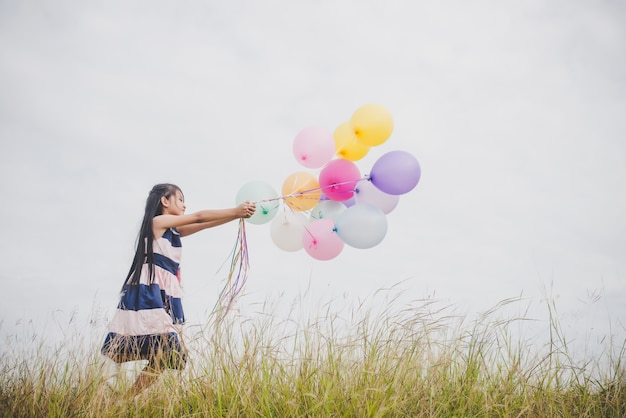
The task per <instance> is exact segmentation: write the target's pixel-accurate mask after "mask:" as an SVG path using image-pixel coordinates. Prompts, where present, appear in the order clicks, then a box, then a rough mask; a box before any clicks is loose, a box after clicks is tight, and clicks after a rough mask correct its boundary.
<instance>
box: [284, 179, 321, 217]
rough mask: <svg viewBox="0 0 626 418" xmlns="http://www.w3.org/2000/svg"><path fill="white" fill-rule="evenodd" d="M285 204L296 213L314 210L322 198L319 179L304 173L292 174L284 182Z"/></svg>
mask: <svg viewBox="0 0 626 418" xmlns="http://www.w3.org/2000/svg"><path fill="white" fill-rule="evenodd" d="M282 191H283V196H286V197H285V203H286V204H287V206H289V207H290V208H291V209H293V210H295V211H303V210H308V209H312V208H313V207H315V205H317V203H318V202H319V200H320V197H321V196H322V191H321V190H320V183H319V181H318V180H317V178H316V177H315V176H314V175H313V174H311V173H307V172H304V171H298V172H296V173H293V174H291V175H290V176H289V177H287V178H286V179H285V181H284V182H283V189H282Z"/></svg>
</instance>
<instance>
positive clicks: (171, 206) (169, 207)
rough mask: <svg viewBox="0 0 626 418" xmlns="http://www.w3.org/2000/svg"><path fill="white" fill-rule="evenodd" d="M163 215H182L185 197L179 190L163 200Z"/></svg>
mask: <svg viewBox="0 0 626 418" xmlns="http://www.w3.org/2000/svg"><path fill="white" fill-rule="evenodd" d="M163 200H164V201H163V202H162V203H163V213H167V214H169V215H184V214H185V209H187V206H185V196H183V193H182V192H181V191H180V190H176V193H173V194H172V195H170V197H169V198H167V199H166V198H165V197H164V198H163Z"/></svg>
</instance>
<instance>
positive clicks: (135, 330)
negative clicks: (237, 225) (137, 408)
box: [102, 184, 256, 395]
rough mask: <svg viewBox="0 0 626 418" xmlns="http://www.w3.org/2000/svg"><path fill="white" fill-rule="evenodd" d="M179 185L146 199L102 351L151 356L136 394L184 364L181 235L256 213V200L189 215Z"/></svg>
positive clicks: (119, 356) (162, 187) (129, 357)
mask: <svg viewBox="0 0 626 418" xmlns="http://www.w3.org/2000/svg"><path fill="white" fill-rule="evenodd" d="M185 208H186V206H185V198H184V196H183V192H182V191H181V190H180V188H179V187H178V186H175V185H173V184H157V185H156V186H154V187H153V188H152V190H151V191H150V194H149V195H148V199H147V200H146V209H145V213H144V217H143V221H142V223H141V229H140V231H139V236H138V239H137V249H136V251H135V257H134V259H133V263H132V265H131V266H130V270H129V271H128V275H127V276H126V280H125V281H124V285H123V287H122V295H121V298H120V302H119V304H118V306H117V310H116V311H115V314H114V316H113V318H112V320H111V322H110V324H109V333H108V334H107V336H106V339H105V341H104V345H103V346H102V354H104V355H106V356H108V357H110V358H111V359H113V360H114V361H115V362H116V363H122V362H126V361H134V360H148V364H147V365H146V367H145V368H144V369H143V371H142V372H141V373H140V374H139V376H138V377H137V380H136V381H135V384H134V385H133V387H132V388H131V390H130V391H131V393H132V394H133V395H134V394H137V393H139V392H141V391H142V390H143V389H144V388H146V387H148V386H149V385H150V384H152V383H153V382H154V381H155V380H156V379H158V377H159V376H160V374H161V372H162V371H163V370H164V369H165V368H171V369H179V370H180V369H183V368H184V367H185V363H186V361H187V353H186V352H185V349H184V347H183V346H182V345H181V339H180V337H179V332H178V330H177V327H176V326H177V325H180V324H183V323H184V321H185V317H184V314H183V307H182V304H181V297H182V291H181V286H180V267H179V266H180V260H181V255H182V254H181V240H180V238H181V237H184V236H187V235H191V234H194V233H196V232H198V231H201V230H203V229H206V228H211V227H214V226H217V225H221V224H224V223H226V222H230V221H232V220H235V219H239V218H249V217H250V216H252V215H253V214H254V211H255V209H256V207H255V205H254V204H253V203H250V202H245V203H242V204H241V205H239V206H237V207H236V208H232V209H222V210H203V211H200V212H196V213H192V214H189V215H185Z"/></svg>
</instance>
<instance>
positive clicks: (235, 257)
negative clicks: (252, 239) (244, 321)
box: [213, 218, 250, 320]
mask: <svg viewBox="0 0 626 418" xmlns="http://www.w3.org/2000/svg"><path fill="white" fill-rule="evenodd" d="M230 258H231V263H230V271H229V272H228V277H227V279H226V284H225V285H224V288H223V289H222V290H221V292H220V295H219V297H218V299H217V302H216V303H215V306H214V307H213V312H216V310H218V309H219V314H220V315H219V317H218V320H221V319H222V318H224V316H226V314H227V313H228V312H229V311H230V309H231V308H232V306H233V305H234V302H235V300H236V299H237V297H238V296H239V295H240V293H241V291H242V290H243V288H244V285H245V284H246V280H247V279H248V270H249V268H250V260H249V258H248V242H247V239H246V223H245V221H244V220H243V218H240V219H239V231H238V232H237V240H236V241H235V245H234V247H233V250H232V253H231V257H230Z"/></svg>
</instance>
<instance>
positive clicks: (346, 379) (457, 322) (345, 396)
mask: <svg viewBox="0 0 626 418" xmlns="http://www.w3.org/2000/svg"><path fill="white" fill-rule="evenodd" d="M386 302H387V303H386V304H382V305H381V304H380V303H378V304H371V305H366V304H365V303H361V304H356V306H347V307H346V306H339V307H337V306H336V305H337V304H333V303H332V302H329V303H328V304H326V305H324V306H321V307H320V308H319V309H317V310H315V313H314V314H312V315H311V316H304V315H302V316H303V317H301V318H298V316H299V315H300V314H297V313H296V312H302V311H301V310H298V309H297V307H296V308H294V309H293V310H291V311H290V312H291V313H290V314H288V315H286V318H285V317H281V315H278V314H276V313H274V308H273V307H272V306H271V304H269V303H268V304H266V305H264V306H261V307H260V308H259V309H258V312H256V313H253V314H245V315H244V314H239V315H230V316H228V317H227V319H226V320H223V321H221V322H219V323H217V324H216V323H213V322H211V323H209V324H207V325H204V326H195V327H191V328H190V329H188V330H187V340H188V342H187V344H188V346H189V347H188V348H189V350H190V352H191V355H190V357H191V359H190V362H189V364H188V367H187V368H186V370H185V371H183V372H182V373H181V372H167V373H165V374H164V375H163V376H162V378H161V379H160V380H159V381H158V383H156V384H155V385H154V386H152V387H151V388H149V389H148V390H146V391H145V392H144V393H142V394H140V395H138V396H136V397H134V398H129V397H125V396H123V395H122V394H123V393H124V392H125V389H126V388H128V386H129V385H130V384H132V381H133V378H134V375H135V374H136V373H137V371H138V370H139V368H140V366H141V364H127V365H124V366H123V367H122V368H121V369H119V370H116V368H115V367H113V366H112V365H111V364H110V362H108V361H107V360H105V359H103V358H102V357H101V356H100V355H99V351H98V349H99V344H100V343H101V342H102V336H103V335H102V334H100V332H101V329H100V327H97V326H96V327H95V328H96V329H97V331H98V335H91V336H90V337H87V336H85V334H80V333H75V334H73V335H66V336H65V338H64V341H65V342H64V343H63V344H60V343H59V344H55V345H53V346H46V345H45V343H44V342H43V341H41V340H39V339H38V338H36V336H34V335H30V336H28V337H27V338H21V340H20V341H18V338H17V337H10V338H9V340H7V341H5V344H4V347H5V349H4V350H3V353H2V357H1V358H0V376H1V377H0V414H1V415H2V416H6V417H31V416H54V417H72V416H85V417H107V416H111V417H112V416H131V417H138V416H167V417H181V416H245V417H255V416H256V417H300V416H303V417H304V416H305V417H337V416H346V417H396V416H397V417H406V416H416V417H420V416H424V417H452V416H456V417H475V416H481V417H482V416H485V417H498V416H501V417H538V416H541V417H553V416H559V417H623V416H626V374H625V371H626V368H625V367H624V364H623V358H624V353H625V351H626V347H625V342H624V341H621V342H619V343H617V344H614V343H610V344H609V346H608V347H607V348H606V350H604V351H603V354H602V357H603V358H591V359H584V358H583V359H580V358H577V357H576V356H574V355H573V354H572V353H571V352H570V350H569V348H568V343H567V340H566V337H565V335H563V332H562V329H561V327H560V325H559V322H558V320H557V315H556V307H555V305H554V303H553V302H549V303H548V304H547V313H546V316H547V319H546V320H545V324H546V327H547V331H548V335H550V338H549V341H547V342H546V343H545V344H536V343H534V342H530V341H529V340H525V339H524V338H521V337H518V336H516V333H514V332H513V331H514V330H515V329H516V327H519V324H523V323H524V322H525V321H529V320H530V319H531V318H527V317H525V316H520V317H515V316H514V317H512V318H511V317H510V318H506V317H504V318H503V312H504V311H505V310H506V309H505V308H506V307H507V306H509V305H511V304H519V303H520V300H519V299H509V300H504V301H502V302H500V303H499V304H497V305H496V306H494V307H493V308H492V309H489V310H487V311H486V312H484V313H482V314H480V315H478V316H476V317H470V316H468V315H459V314H456V313H455V312H454V309H453V307H450V306H441V305H440V304H439V303H438V302H436V301H433V300H421V301H415V302H412V303H410V304H408V305H404V306H402V307H401V308H399V309H395V308H394V307H395V306H396V305H397V304H396V303H394V302H395V300H394V298H393V297H392V298H391V299H390V300H387V301H386ZM279 303H282V302H279ZM11 338H13V340H11ZM25 340H27V341H25ZM18 346H19V347H20V349H19V350H17V349H13V347H18ZM112 372H116V374H115V375H113V376H112Z"/></svg>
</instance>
